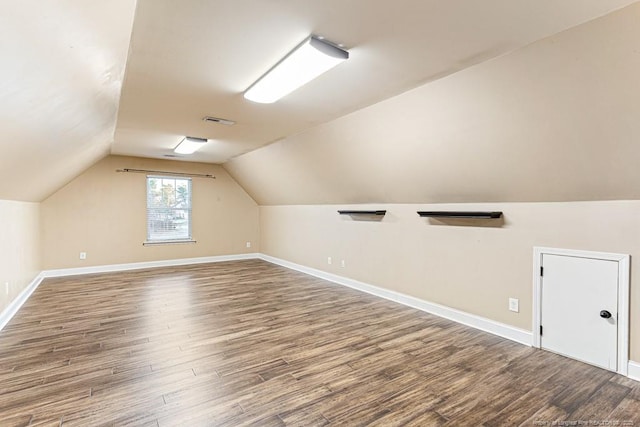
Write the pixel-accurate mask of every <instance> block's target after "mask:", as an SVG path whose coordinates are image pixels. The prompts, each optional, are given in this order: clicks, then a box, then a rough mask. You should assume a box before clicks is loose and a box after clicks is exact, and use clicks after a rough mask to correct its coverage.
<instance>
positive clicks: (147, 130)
mask: <svg viewBox="0 0 640 427" xmlns="http://www.w3.org/2000/svg"><path fill="white" fill-rule="evenodd" d="M630 3H634V1H632V0H607V1H602V0H563V1H561V2H558V1H557V0H537V1H531V0H484V1H481V2H480V1H477V0H448V1H436V0H403V1H397V2H393V3H390V2H388V1H382V0H349V1H344V0H324V1H310V0H296V1H289V0H219V1H215V0H209V1H206V0H181V1H175V0H138V1H137V4H136V1H135V0H110V1H108V2H99V1H87V0H50V1H40V0H0V5H1V6H2V13H1V14H0V99H1V100H2V102H1V103H0V153H1V155H0V178H1V179H0V199H11V200H28V201H40V200H43V199H44V198H46V197H47V196H48V195H50V194H51V193H52V192H53V191H55V190H56V189H58V188H60V187H61V186H62V185H64V184H65V183H66V182H68V181H69V180H71V179H72V178H73V177H75V176H77V175H78V174H79V173H81V172H82V171H84V170H85V169H86V168H87V167H89V166H91V165H92V164H93V163H95V162H96V161H97V160H98V159H100V158H101V157H104V156H105V155H107V154H109V153H113V154H126V155H135V156H141V157H158V158H161V157H164V156H166V155H167V154H171V153H172V149H173V147H174V146H175V145H176V144H177V143H178V141H179V140H180V139H181V137H182V136H183V135H190V136H196V137H207V138H210V139H212V140H214V141H213V142H212V143H210V144H208V146H207V147H206V148H205V149H203V150H202V151H201V152H199V153H197V154H196V155H193V156H188V157H183V158H182V159H183V160H193V161H201V162H213V163H222V162H225V161H226V160H228V159H229V158H231V157H234V156H237V155H239V154H242V153H245V152H248V151H251V150H253V149H256V148H258V147H260V146H262V145H265V144H268V143H270V142H274V141H277V140H280V139H282V138H285V137H288V136H292V135H295V134H298V133H300V132H303V131H305V130H309V129H310V128H313V127H315V126H317V125H319V124H321V123H325V122H328V121H331V120H333V119H336V118H339V117H342V116H344V115H345V114H347V113H350V112H353V111H355V110H358V109H361V108H363V107H366V106H369V105H371V104H374V103H377V102H379V101H381V100H383V99H386V98H389V97H391V96H393V95H397V94H399V93H401V92H405V91H407V90H409V89H412V88H415V87H417V86H420V85H422V84H424V83H426V82H429V81H432V80H436V79H439V78H441V77H444V76H446V75H448V74H451V73H454V72H456V71H459V70H462V69H465V68H468V67H470V66H473V65H474V64H478V63H480V62H484V61H486V60H488V59H491V58H494V57H497V56H500V55H503V54H505V53H508V52H510V51H513V50H516V49H519V48H521V47H523V46H525V45H527V44H529V43H532V42H534V41H536V40H539V39H541V38H545V37H548V36H550V35H552V34H555V33H558V32H560V31H563V30H565V29H568V28H571V27H574V26H576V25H579V24H581V23H584V22H586V21H589V20H592V19H594V18H596V17H599V16H602V15H604V14H607V13H609V12H611V11H612V10H615V9H618V8H621V7H623V6H625V5H628V4H630ZM134 13H135V19H134ZM310 33H314V34H318V35H322V36H325V37H326V38H328V39H329V40H331V41H334V42H336V43H342V44H344V45H345V47H346V48H348V49H349V50H350V52H351V59H349V60H348V61H347V62H345V63H343V64H341V65H340V66H338V67H336V68H334V69H333V70H331V71H329V72H328V73H326V74H325V75H323V76H321V77H320V78H318V79H317V80H315V81H313V82H311V83H309V84H308V85H307V86H305V87H303V88H301V89H300V90H298V91H296V92H294V93H292V94H291V95H289V96H288V97H286V98H284V99H282V100H281V101H279V102H278V103H276V104H271V105H262V104H253V103H251V102H249V101H247V100H245V99H244V98H243V97H242V92H243V91H244V90H245V89H246V88H247V87H248V86H249V85H250V84H251V83H252V82H253V81H254V80H256V79H257V78H258V77H259V76H260V75H262V74H263V73H264V71H266V70H267V69H268V68H269V67H270V66H272V65H273V64H274V63H275V62H276V61H278V60H279V59H280V58H281V57H282V56H283V55H285V54H286V53H287V52H288V51H289V50H290V49H291V48H292V47H294V46H295V45H296V44H297V43H298V42H299V41H301V40H302V39H304V38H305V37H306V36H307V35H308V34H310ZM127 54H128V59H127ZM125 65H126V72H125ZM123 76H124V77H123ZM123 78H124V83H123ZM206 115H213V116H218V117H223V118H228V119H232V120H235V121H236V122H237V124H236V125H234V126H232V127H223V126H220V125H216V124H210V123H205V122H203V121H202V120H201V119H202V118H203V117H204V116H206ZM116 120H117V122H116Z"/></svg>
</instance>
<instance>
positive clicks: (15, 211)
mask: <svg viewBox="0 0 640 427" xmlns="http://www.w3.org/2000/svg"><path fill="white" fill-rule="evenodd" d="M39 209H40V206H39V204H38V203H26V202H15V201H7V200H0V224H2V228H0V312H2V310H4V309H5V308H6V307H7V306H8V305H9V303H11V301H13V300H14V299H15V298H16V297H17V296H18V294H19V293H20V292H22V291H23V290H24V289H25V288H26V287H27V285H29V283H30V282H31V281H32V280H33V279H34V278H35V277H36V276H37V275H38V273H40V267H41V266H40V250H39V245H40V242H39V238H40V230H39V223H38V213H39Z"/></svg>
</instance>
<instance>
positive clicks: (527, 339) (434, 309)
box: [259, 254, 531, 346]
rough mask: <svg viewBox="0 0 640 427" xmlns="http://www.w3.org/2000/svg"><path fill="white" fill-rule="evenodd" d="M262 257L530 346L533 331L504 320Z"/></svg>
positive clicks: (262, 256)
mask: <svg viewBox="0 0 640 427" xmlns="http://www.w3.org/2000/svg"><path fill="white" fill-rule="evenodd" d="M259 258H260V259H262V260H264V261H267V262H270V263H272V264H277V265H280V266H282V267H286V268H289V269H292V270H297V271H300V272H302V273H305V274H309V275H311V276H315V277H319V278H321V279H325V280H328V281H330V282H334V283H337V284H339V285H343V286H347V287H349V288H352V289H356V290H358V291H362V292H366V293H368V294H371V295H375V296H377V297H381V298H385V299H388V300H391V301H394V302H397V303H400V304H403V305H406V306H409V307H413V308H416V309H418V310H421V311H424V312H427V313H430V314H434V315H436V316H439V317H444V318H445V319H449V320H452V321H454V322H458V323H462V324H463V325H467V326H470V327H472V328H476V329H480V330H482V331H485V332H489V333H491V334H494V335H498V336H500V337H502V338H507V339H510V340H512V341H516V342H518V343H520V344H524V345H527V346H530V345H531V332H529V331H525V330H524V329H520V328H516V327H513V326H510V325H506V324H504V323H500V322H496V321H495V320H491V319H487V318H485V317H480V316H476V315H475V314H469V313H465V312H464V311H460V310H456V309H454V308H451V307H446V306H444V305H440V304H435V303H432V302H428V301H424V300H421V299H419V298H416V297H412V296H409V295H405V294H402V293H400V292H395V291H391V290H388V289H384V288H379V287H377V286H374V285H370V284H368V283H364V282H360V281H357V280H353V279H349V278H347V277H343V276H338V275H336V274H331V273H327V272H325V271H322V270H317V269H315V268H310V267H306V266H303V265H300V264H296V263H293V262H290V261H285V260H283V259H280V258H275V257H272V256H269V255H265V254H259Z"/></svg>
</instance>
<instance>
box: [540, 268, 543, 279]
mask: <svg viewBox="0 0 640 427" xmlns="http://www.w3.org/2000/svg"><path fill="white" fill-rule="evenodd" d="M542 276H544V267H543V266H540V277H542Z"/></svg>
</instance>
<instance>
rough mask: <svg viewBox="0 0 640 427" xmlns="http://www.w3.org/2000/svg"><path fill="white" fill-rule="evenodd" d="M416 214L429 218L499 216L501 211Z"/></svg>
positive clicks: (425, 212) (419, 212)
mask: <svg viewBox="0 0 640 427" xmlns="http://www.w3.org/2000/svg"><path fill="white" fill-rule="evenodd" d="M418 215H420V216H422V217H430V218H500V217H502V212H500V211H493V212H472V211H466V212H464V211H418Z"/></svg>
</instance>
